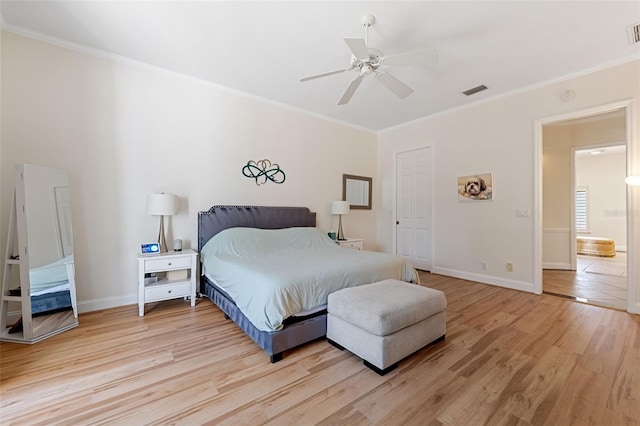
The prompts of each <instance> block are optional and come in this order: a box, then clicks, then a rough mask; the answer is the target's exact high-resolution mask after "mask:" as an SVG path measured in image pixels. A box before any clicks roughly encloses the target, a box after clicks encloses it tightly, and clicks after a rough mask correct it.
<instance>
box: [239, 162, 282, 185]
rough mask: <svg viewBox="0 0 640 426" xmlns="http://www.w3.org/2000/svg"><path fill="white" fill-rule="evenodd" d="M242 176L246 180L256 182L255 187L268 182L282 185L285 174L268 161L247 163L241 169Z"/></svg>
mask: <svg viewBox="0 0 640 426" xmlns="http://www.w3.org/2000/svg"><path fill="white" fill-rule="evenodd" d="M242 174H243V175H244V176H246V177H248V178H252V179H255V180H256V185H258V186H260V185H262V184H263V183H266V182H267V180H270V181H271V182H273V183H284V180H285V177H286V176H285V174H284V171H283V170H282V169H280V166H279V165H278V164H276V163H273V164H271V161H269V160H266V159H265V160H260V161H253V160H249V162H248V163H247V164H246V165H245V166H244V167H243V168H242Z"/></svg>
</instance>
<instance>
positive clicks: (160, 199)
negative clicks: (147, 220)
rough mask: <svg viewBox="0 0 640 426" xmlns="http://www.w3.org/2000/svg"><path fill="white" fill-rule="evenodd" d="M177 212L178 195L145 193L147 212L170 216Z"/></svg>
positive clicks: (153, 214) (154, 214)
mask: <svg viewBox="0 0 640 426" xmlns="http://www.w3.org/2000/svg"><path fill="white" fill-rule="evenodd" d="M177 212H178V197H177V196H175V195H173V194H164V193H162V194H147V214H148V215H152V216H172V215H174V214H176V213H177Z"/></svg>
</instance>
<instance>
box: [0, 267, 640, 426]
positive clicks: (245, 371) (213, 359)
mask: <svg viewBox="0 0 640 426" xmlns="http://www.w3.org/2000/svg"><path fill="white" fill-rule="evenodd" d="M422 277H423V281H424V282H425V284H426V285H428V286H430V287H433V288H437V289H441V290H443V291H444V292H445V293H446V295H447V299H448V303H449V305H448V308H447V316H448V317H447V337H446V340H445V341H444V342H441V343H438V344H436V345H434V346H431V347H429V348H427V349H423V350H421V351H419V352H417V353H416V354H414V355H412V356H410V357H409V358H408V359H406V360H404V361H402V362H401V363H400V364H399V366H398V368H397V369H395V370H393V371H392V372H390V373H389V374H387V375H386V376H384V377H380V376H378V375H377V374H375V373H373V372H372V371H371V370H369V369H368V368H366V367H364V366H363V364H362V362H361V360H359V359H358V358H356V357H355V356H353V355H351V354H350V353H349V352H347V351H340V350H338V349H336V348H334V347H333V346H331V345H329V344H328V343H327V342H326V340H318V341H315V342H312V343H310V344H307V345H305V346H303V347H301V348H298V349H295V350H291V351H289V352H287V353H286V354H285V357H284V359H283V360H282V361H281V362H279V363H276V364H270V363H269V361H268V357H267V356H266V355H265V353H264V352H262V350H260V349H259V348H258V347H257V346H256V345H255V344H254V343H253V342H252V341H251V340H250V339H249V338H247V337H246V336H245V335H244V334H243V333H242V332H241V331H240V330H239V329H238V327H236V326H235V325H234V324H233V323H232V322H230V321H227V320H225V319H224V318H223V315H222V313H221V312H220V311H219V310H218V309H217V308H216V307H215V306H214V305H213V304H212V303H211V302H210V301H208V300H206V299H205V300H200V301H198V304H197V305H196V307H195V308H191V307H190V306H189V304H188V303H186V302H183V301H181V300H174V301H167V302H162V303H158V304H150V305H148V311H147V314H146V316H144V317H142V318H141V317H138V316H137V306H126V307H121V308H117V309H111V310H105V311H100V312H92V313H88V314H83V315H81V316H80V325H79V327H77V328H75V329H72V330H70V331H67V332H65V333H63V334H60V335H57V336H54V337H52V338H50V339H47V340H45V341H42V342H40V343H37V344H35V345H33V346H26V345H20V344H15V343H1V344H0V357H1V358H0V375H1V380H0V397H1V402H0V416H1V417H0V423H1V424H3V425H11V424H16V425H33V424H42V425H45V424H46V425H49V424H74V425H76V424H80V425H82V424H116V425H117V424H122V425H141V424H188V425H193V424H203V423H208V424H230V425H237V424H251V425H257V424H274V425H276V424H277V425H291V424H293V425H308V424H326V425H335V424H362V425H365V424H384V425H407V424H415V425H442V424H447V425H482V424H488V425H529V424H534V425H544V424H546V425H570V424H575V425H587V424H594V425H598V424H602V425H604V424H607V425H640V316H638V315H630V314H627V313H625V312H620V311H616V310H611V309H606V308H600V307H595V306H591V305H585V304H580V303H576V302H572V301H568V300H565V299H561V298H557V297H552V296H546V295H542V296H537V295H533V294H529V293H523V292H518V291H514V290H508V289H504V288H499V287H493V286H488V285H483V284H478V283H473V282H469V281H463V280H458V279H453V278H448V277H443V276H438V275H431V274H426V273H424V274H422Z"/></svg>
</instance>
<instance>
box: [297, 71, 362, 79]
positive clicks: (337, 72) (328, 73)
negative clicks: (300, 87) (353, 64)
mask: <svg viewBox="0 0 640 426" xmlns="http://www.w3.org/2000/svg"><path fill="white" fill-rule="evenodd" d="M351 69H352V68H345V69H343V70H335V71H328V72H323V73H322V74H316V75H310V76H308V77H302V78H301V79H300V81H307V80H313V79H314V78H320V77H326V76H328V75H334V74H340V73H341V72H345V71H350V70H351Z"/></svg>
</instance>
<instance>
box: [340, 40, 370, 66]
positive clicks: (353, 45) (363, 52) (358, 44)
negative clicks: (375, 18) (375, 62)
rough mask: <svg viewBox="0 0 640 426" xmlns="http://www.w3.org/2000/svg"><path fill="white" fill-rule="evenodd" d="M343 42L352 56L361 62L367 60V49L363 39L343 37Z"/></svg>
mask: <svg viewBox="0 0 640 426" xmlns="http://www.w3.org/2000/svg"><path fill="white" fill-rule="evenodd" d="M344 42H345V43H347V46H349V49H350V50H351V53H353V56H355V57H356V58H358V59H360V60H361V61H368V60H369V49H367V44H366V43H365V41H364V39H363V38H351V37H345V38H344Z"/></svg>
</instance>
